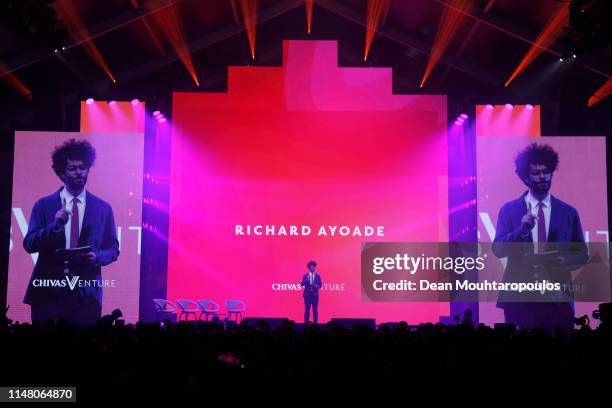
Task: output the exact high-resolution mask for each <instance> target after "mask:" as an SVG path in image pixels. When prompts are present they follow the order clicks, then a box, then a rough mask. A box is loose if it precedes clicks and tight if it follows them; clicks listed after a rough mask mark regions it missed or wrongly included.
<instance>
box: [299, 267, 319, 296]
mask: <svg viewBox="0 0 612 408" xmlns="http://www.w3.org/2000/svg"><path fill="white" fill-rule="evenodd" d="M301 285H302V287H303V288H304V291H303V292H302V296H303V297H304V298H317V297H319V289H321V287H322V286H323V283H322V281H321V275H319V274H318V273H316V272H315V276H314V280H313V284H312V285H311V284H310V278H309V277H308V273H306V274H304V276H303V277H302V282H301Z"/></svg>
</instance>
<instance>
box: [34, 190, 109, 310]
mask: <svg viewBox="0 0 612 408" xmlns="http://www.w3.org/2000/svg"><path fill="white" fill-rule="evenodd" d="M60 191H61V189H59V190H58V191H56V192H55V193H53V194H51V195H49V196H46V197H43V198H41V199H40V200H38V201H37V202H36V204H34V208H33V209H32V215H31V216H30V223H29V224H28V233H27V234H26V236H25V238H24V240H23V247H24V249H25V250H26V251H27V252H28V253H35V252H38V260H37V261H36V265H35V266H34V270H33V272H32V277H31V278H30V283H29V284H28V288H27V290H26V294H25V297H24V299H23V302H24V303H27V304H30V305H33V304H44V303H52V302H55V301H56V299H57V297H58V296H59V295H60V294H61V293H62V290H65V288H59V287H35V286H34V285H33V281H34V279H59V280H63V279H64V278H65V273H64V259H63V257H62V256H61V255H58V254H56V250H57V249H61V248H66V235H65V233H64V229H63V228H62V229H61V230H60V231H55V230H54V228H53V227H54V223H55V213H56V212H57V211H59V210H60V208H62V200H61V197H60ZM86 194H87V196H86V200H87V201H86V205H85V214H84V215H83V224H82V226H81V233H80V236H79V242H78V246H86V245H89V246H91V247H92V252H94V253H95V254H96V257H97V261H96V263H95V264H74V265H71V268H70V270H71V272H73V273H74V275H78V276H79V278H80V279H84V280H89V279H101V270H102V268H101V267H102V266H104V265H108V264H110V263H111V262H114V261H115V260H117V257H118V256H119V241H118V240H117V232H116V228H115V219H114V216H113V210H112V208H111V206H110V204H108V203H107V202H106V201H104V200H102V199H100V198H98V197H96V196H95V195H93V194H92V193H90V192H89V191H87V193H86ZM74 290H75V291H78V293H79V295H80V296H82V297H83V298H84V299H85V300H86V301H91V302H97V303H98V304H99V305H100V306H101V305H102V288H99V287H92V286H90V287H82V288H80V287H78V286H77V287H75V289H74Z"/></svg>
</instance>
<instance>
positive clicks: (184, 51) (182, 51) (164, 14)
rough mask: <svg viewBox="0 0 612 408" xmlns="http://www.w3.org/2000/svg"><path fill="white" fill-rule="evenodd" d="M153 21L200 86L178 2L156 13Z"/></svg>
mask: <svg viewBox="0 0 612 408" xmlns="http://www.w3.org/2000/svg"><path fill="white" fill-rule="evenodd" d="M153 21H154V22H155V24H156V25H157V27H159V29H160V30H161V32H162V33H163V34H164V36H165V37H166V38H167V39H168V41H169V42H170V44H171V45H172V48H174V51H175V52H176V54H177V55H178V57H179V58H180V60H181V62H182V63H183V65H184V66H185V68H186V69H187V72H189V75H190V76H191V79H193V82H194V83H195V84H196V86H200V81H199V80H198V75H197V74H196V71H195V68H194V66H193V60H192V59H191V53H190V51H189V47H187V41H186V40H185V32H184V30H183V22H182V20H181V16H180V14H179V12H178V10H177V8H176V4H174V5H172V6H170V7H167V8H165V9H164V10H162V11H160V12H158V13H154V14H153Z"/></svg>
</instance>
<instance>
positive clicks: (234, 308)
mask: <svg viewBox="0 0 612 408" xmlns="http://www.w3.org/2000/svg"><path fill="white" fill-rule="evenodd" d="M225 310H226V311H227V320H231V319H232V315H234V316H236V320H238V316H240V321H242V313H243V312H245V311H246V303H244V302H243V301H242V300H237V299H230V300H226V301H225Z"/></svg>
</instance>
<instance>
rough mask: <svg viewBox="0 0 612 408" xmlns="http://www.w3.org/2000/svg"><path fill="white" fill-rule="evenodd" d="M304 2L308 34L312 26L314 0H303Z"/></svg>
mask: <svg viewBox="0 0 612 408" xmlns="http://www.w3.org/2000/svg"><path fill="white" fill-rule="evenodd" d="M305 3H306V26H307V27H308V34H310V29H311V28H312V6H313V4H314V0H305Z"/></svg>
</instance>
